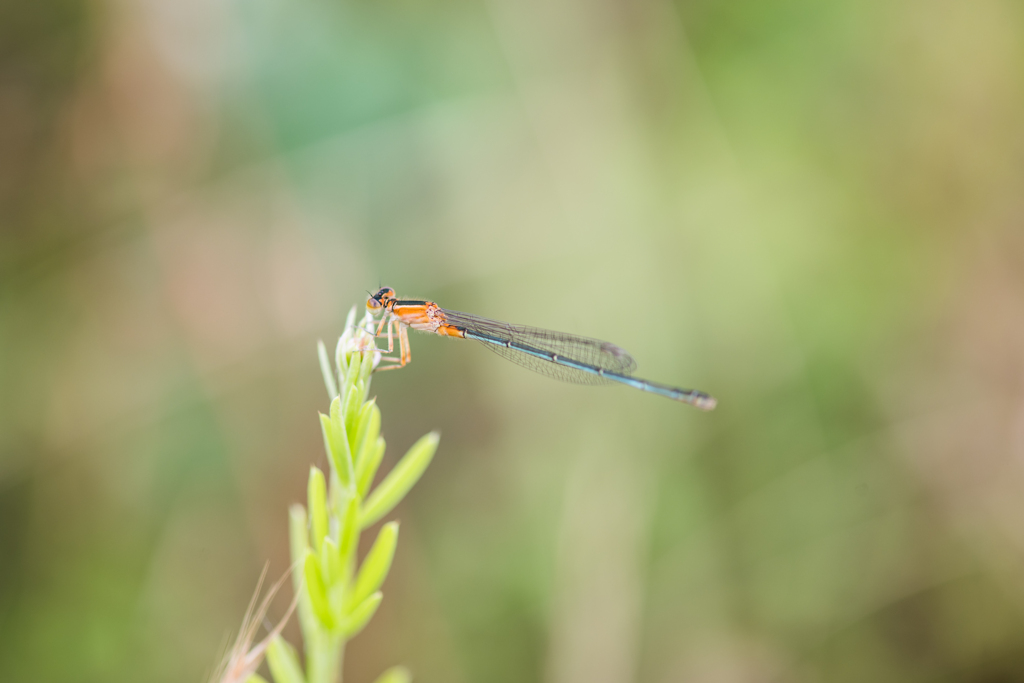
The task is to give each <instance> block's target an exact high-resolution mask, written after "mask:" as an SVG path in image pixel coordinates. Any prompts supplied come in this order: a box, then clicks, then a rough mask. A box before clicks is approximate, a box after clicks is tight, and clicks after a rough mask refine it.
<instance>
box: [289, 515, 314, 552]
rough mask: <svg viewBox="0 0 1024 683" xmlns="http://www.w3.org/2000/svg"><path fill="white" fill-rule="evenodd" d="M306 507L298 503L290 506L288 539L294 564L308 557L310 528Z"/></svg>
mask: <svg viewBox="0 0 1024 683" xmlns="http://www.w3.org/2000/svg"><path fill="white" fill-rule="evenodd" d="M306 524H307V520H306V508H304V507H302V506H301V505H299V504H298V503H296V504H295V505H292V506H291V507H290V508H288V540H289V548H290V550H291V557H292V564H297V563H298V562H299V561H300V560H304V559H305V557H306V550H307V549H308V548H309V528H308V527H307V526H306Z"/></svg>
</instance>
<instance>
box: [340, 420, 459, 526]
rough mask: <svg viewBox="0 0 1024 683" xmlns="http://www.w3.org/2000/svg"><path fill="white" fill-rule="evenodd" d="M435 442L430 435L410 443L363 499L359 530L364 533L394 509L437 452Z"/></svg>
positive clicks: (436, 436)
mask: <svg viewBox="0 0 1024 683" xmlns="http://www.w3.org/2000/svg"><path fill="white" fill-rule="evenodd" d="M439 439H440V436H439V435H438V433H437V432H430V433H429V434H427V435H426V436H424V437H423V438H421V439H420V440H419V441H417V442H416V443H414V444H413V446H412V448H410V449H409V452H408V453H406V454H405V455H404V456H403V457H402V459H401V460H400V461H399V462H398V464H397V465H395V468H394V469H393V470H391V471H390V472H388V476H386V477H384V481H382V482H381V483H380V486H378V487H377V488H376V489H374V491H373V493H371V494H370V497H369V498H367V499H366V504H365V505H364V506H363V509H362V511H361V514H360V516H359V525H360V526H361V527H363V528H364V529H365V528H366V527H368V526H370V525H371V524H373V523H374V522H376V521H377V520H379V519H380V518H381V517H383V516H384V515H386V514H388V513H389V512H391V510H393V509H394V507H395V506H396V505H398V503H399V501H401V500H402V498H404V497H405V494H407V493H408V492H409V489H411V488H412V487H413V485H414V484H415V483H416V482H417V481H418V480H419V478H420V476H422V475H423V472H424V470H426V469H427V465H429V464H430V461H431V459H432V458H433V457H434V453H435V452H436V451H437V443H438V440H439Z"/></svg>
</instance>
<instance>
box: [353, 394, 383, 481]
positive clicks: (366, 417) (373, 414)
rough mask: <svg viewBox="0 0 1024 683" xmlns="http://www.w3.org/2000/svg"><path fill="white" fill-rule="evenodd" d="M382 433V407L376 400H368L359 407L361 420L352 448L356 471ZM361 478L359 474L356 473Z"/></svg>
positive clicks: (357, 426) (357, 424)
mask: <svg viewBox="0 0 1024 683" xmlns="http://www.w3.org/2000/svg"><path fill="white" fill-rule="evenodd" d="M379 435H380V408H378V407H377V402H376V401H367V402H366V403H365V404H363V407H362V408H360V409H359V420H358V421H357V422H356V439H355V442H354V443H355V447H354V448H353V449H352V461H353V462H354V463H355V468H356V472H358V471H359V462H360V461H361V460H362V459H363V458H364V457H365V456H366V453H367V452H368V449H369V448H371V447H372V446H373V444H374V443H376V441H377V437H378V436H379ZM356 479H357V480H358V479H359V475H358V474H357V475H356Z"/></svg>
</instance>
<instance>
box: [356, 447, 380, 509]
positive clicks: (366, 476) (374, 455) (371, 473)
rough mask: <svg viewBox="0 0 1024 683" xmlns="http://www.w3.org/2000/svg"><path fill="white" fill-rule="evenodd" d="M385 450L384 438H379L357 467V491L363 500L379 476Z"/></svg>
mask: <svg viewBox="0 0 1024 683" xmlns="http://www.w3.org/2000/svg"><path fill="white" fill-rule="evenodd" d="M384 448H385V443H384V437H383V436H378V437H377V441H376V442H375V443H374V444H373V446H372V447H371V448H370V450H369V451H368V452H367V453H365V454H364V455H363V457H362V458H360V459H359V464H358V465H357V467H356V490H357V491H358V492H359V496H360V497H361V498H365V497H366V492H367V491H369V490H370V484H372V483H373V478H374V477H375V476H376V475H377V468H378V467H380V461H381V460H383V459H384Z"/></svg>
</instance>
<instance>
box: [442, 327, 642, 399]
mask: <svg viewBox="0 0 1024 683" xmlns="http://www.w3.org/2000/svg"><path fill="white" fill-rule="evenodd" d="M442 312H443V313H444V315H445V317H446V318H447V320H448V323H449V324H452V325H456V326H457V327H463V328H465V329H466V330H468V331H470V332H475V333H477V334H481V335H484V336H487V337H490V338H493V339H499V340H502V341H511V342H515V343H517V344H521V345H523V346H526V347H529V348H531V349H535V350H536V351H538V352H540V353H542V354H556V355H558V356H560V357H561V358H565V359H567V360H570V361H574V362H576V363H579V364H581V365H586V366H588V367H590V368H593V371H587V370H582V369H579V368H573V367H569V366H565V365H559V364H557V363H554V362H552V361H550V360H546V359H544V358H543V357H540V356H538V355H535V354H532V353H529V352H526V351H522V350H520V349H516V348H510V347H506V346H501V345H498V344H493V343H488V342H486V341H482V342H481V343H482V344H483V345H484V346H486V347H487V348H488V349H490V350H491V351H494V352H495V353H496V354H498V355H499V356H502V357H503V358H506V359H508V360H510V361H512V362H513V363H516V364H518V365H521V366H523V367H524V368H528V369H530V370H533V371H534V372H539V373H540V374H542V375H547V376H548V377H553V378H555V379H559V380H562V381H563V382H572V383H574V384H604V383H605V382H607V381H608V380H606V379H604V378H603V377H601V376H600V375H598V374H597V372H596V371H597V370H599V369H600V370H607V371H610V372H615V373H619V374H622V375H630V374H632V372H633V371H634V370H635V369H636V361H635V360H633V357H632V356H630V355H629V354H628V353H627V352H626V351H625V350H623V349H621V348H619V347H618V346H616V345H615V344H612V343H610V342H606V341H601V340H600V339H590V338H588V337H578V336H576V335H574V334H566V333H564V332H553V331H551V330H543V329H540V328H538V327H527V326H525V325H512V324H511V323H504V322H500V321H498V320H490V319H488V318H481V317H480V316H476V315H473V314H471V313H460V312H459V311H449V310H447V309H442Z"/></svg>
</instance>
